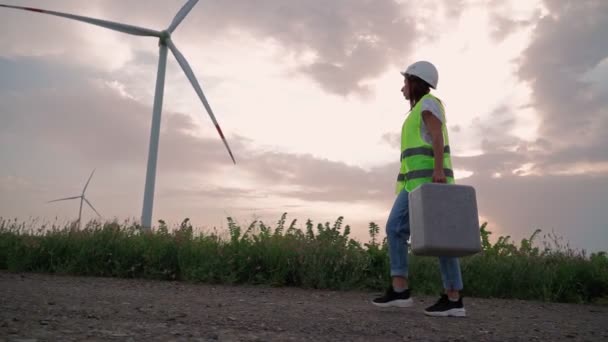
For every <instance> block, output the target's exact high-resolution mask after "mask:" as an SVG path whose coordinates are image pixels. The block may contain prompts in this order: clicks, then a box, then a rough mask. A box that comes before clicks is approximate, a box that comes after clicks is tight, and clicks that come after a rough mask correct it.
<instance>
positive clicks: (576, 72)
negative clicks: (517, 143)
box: [519, 0, 608, 160]
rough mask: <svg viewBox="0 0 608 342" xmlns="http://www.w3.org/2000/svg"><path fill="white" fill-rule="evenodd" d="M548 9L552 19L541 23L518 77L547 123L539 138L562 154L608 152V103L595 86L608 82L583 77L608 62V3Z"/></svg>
mask: <svg viewBox="0 0 608 342" xmlns="http://www.w3.org/2000/svg"><path fill="white" fill-rule="evenodd" d="M545 4H546V5H547V8H548V9H549V11H550V14H549V15H547V16H545V17H543V18H542V19H541V20H540V21H539V22H538V24H537V26H536V30H535V31H534V35H533V40H532V43H531V44H530V46H529V47H528V48H527V49H526V51H525V52H524V55H523V57H522V64H521V68H520V70H519V77H521V79H522V80H524V81H526V82H528V83H529V84H530V85H531V86H532V90H533V94H532V105H533V106H534V107H535V109H536V110H537V111H538V113H539V115H540V117H541V121H542V122H541V127H540V132H539V133H540V135H541V136H542V137H543V138H544V139H546V140H549V141H550V142H551V143H552V144H554V145H556V147H557V148H560V149H566V150H567V149H570V148H571V147H572V146H573V145H574V146H579V147H583V148H588V149H589V151H592V150H593V149H601V150H606V149H605V146H606V144H607V143H608V138H607V135H606V134H605V132H606V130H607V129H608V120H607V119H606V117H607V116H608V109H607V108H608V99H607V98H606V97H605V96H600V94H602V92H603V91H602V90H601V88H600V87H597V85H596V84H602V83H603V84H606V83H608V79H603V80H601V82H598V83H596V84H594V83H590V82H588V81H585V80H584V79H583V77H582V76H583V75H584V73H586V72H589V71H591V70H594V68H596V67H597V66H598V64H599V63H600V62H601V61H602V60H604V59H605V58H607V57H608V45H606V44H605V43H604V41H605V33H606V31H607V30H608V3H607V2H605V1H601V0H599V1H582V2H567V3H564V2H561V1H545ZM581 18H585V19H584V24H583V23H582V22H581ZM604 157H608V155H607V154H604ZM604 160H606V159H604Z"/></svg>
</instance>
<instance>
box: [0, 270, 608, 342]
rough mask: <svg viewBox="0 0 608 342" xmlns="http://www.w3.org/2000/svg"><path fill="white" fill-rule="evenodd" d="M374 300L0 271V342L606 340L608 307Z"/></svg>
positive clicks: (300, 291) (357, 296) (343, 294)
mask: <svg viewBox="0 0 608 342" xmlns="http://www.w3.org/2000/svg"><path fill="white" fill-rule="evenodd" d="M374 295H375V294H373V293H365V292H333V291H319V290H303V289H293V288H270V287H255V286H211V285H197V284H187V283H178V282H162V281H145V280H127V279H108V278H90V277H66V276H51V275H42V274H29V273H28V274H12V273H6V272H0V341H608V307H605V306H591V305H570V304H546V303H538V302H525V301H516V300H488V299H475V298H466V299H465V305H466V306H467V310H468V314H469V317H467V318H430V317H425V316H424V315H423V314H422V309H423V308H424V307H425V306H426V305H429V304H431V303H432V302H433V301H434V300H435V298H428V297H422V298H415V300H416V305H415V307H414V308H408V309H396V308H395V309H380V308H376V307H374V306H372V305H371V304H370V299H371V298H373V296H374Z"/></svg>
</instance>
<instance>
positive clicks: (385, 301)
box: [372, 286, 414, 308]
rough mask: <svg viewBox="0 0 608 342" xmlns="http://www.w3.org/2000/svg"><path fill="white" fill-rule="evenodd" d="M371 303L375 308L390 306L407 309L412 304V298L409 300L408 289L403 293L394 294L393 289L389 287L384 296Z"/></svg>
mask: <svg viewBox="0 0 608 342" xmlns="http://www.w3.org/2000/svg"><path fill="white" fill-rule="evenodd" d="M372 303H373V304H374V305H376V306H380V307H383V308H387V307H390V306H396V307H400V308H408V307H410V306H412V305H413V304H414V301H413V300H412V298H410V289H407V290H405V291H403V292H399V293H398V292H395V291H394V290H393V287H392V286H390V287H389V288H388V289H387V290H386V293H385V294H384V296H382V297H378V298H375V299H374V300H372Z"/></svg>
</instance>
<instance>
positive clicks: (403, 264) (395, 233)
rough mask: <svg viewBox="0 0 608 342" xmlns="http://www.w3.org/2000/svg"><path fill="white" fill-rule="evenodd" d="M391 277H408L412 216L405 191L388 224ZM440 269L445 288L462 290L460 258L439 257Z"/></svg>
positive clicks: (401, 194) (398, 198)
mask: <svg viewBox="0 0 608 342" xmlns="http://www.w3.org/2000/svg"><path fill="white" fill-rule="evenodd" d="M386 236H387V239H388V249H389V257H390V262H391V276H400V277H407V276H408V240H409V237H410V215H409V208H408V192H407V191H405V190H403V191H401V192H400V193H399V195H397V198H396V199H395V203H394V204H393V208H392V209H391V213H390V215H389V216H388V221H387V223H386ZM439 269H440V271H441V279H442V281H443V288H444V289H446V290H462V287H463V286H462V274H461V272H460V263H459V261H458V258H454V257H439Z"/></svg>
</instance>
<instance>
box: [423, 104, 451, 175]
mask: <svg viewBox="0 0 608 342" xmlns="http://www.w3.org/2000/svg"><path fill="white" fill-rule="evenodd" d="M422 120H424V124H425V125H426V128H427V129H428V131H429V133H430V134H431V140H432V142H433V144H432V145H433V155H434V156H435V169H434V170H433V182H434V183H445V182H446V181H447V180H446V178H445V173H444V172H443V148H444V147H443V131H442V130H441V125H442V124H441V121H439V119H437V117H436V116H435V115H433V113H431V112H429V111H428V110H425V111H423V112H422Z"/></svg>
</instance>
